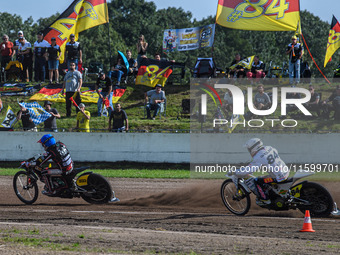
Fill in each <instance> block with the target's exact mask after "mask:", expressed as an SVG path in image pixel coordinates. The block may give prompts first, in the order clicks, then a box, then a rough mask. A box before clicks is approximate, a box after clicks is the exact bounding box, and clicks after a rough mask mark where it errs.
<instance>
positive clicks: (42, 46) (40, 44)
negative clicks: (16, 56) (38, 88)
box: [33, 32, 50, 82]
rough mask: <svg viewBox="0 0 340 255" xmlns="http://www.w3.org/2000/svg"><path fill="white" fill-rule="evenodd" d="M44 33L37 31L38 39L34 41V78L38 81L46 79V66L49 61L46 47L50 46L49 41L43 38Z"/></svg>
mask: <svg viewBox="0 0 340 255" xmlns="http://www.w3.org/2000/svg"><path fill="white" fill-rule="evenodd" d="M43 38H44V34H43V33H42V32H38V33H37V41H36V42H35V43H34V46H33V48H34V50H33V51H34V55H33V58H34V80H35V81H36V82H38V81H41V82H44V81H45V75H46V74H45V73H46V70H45V66H46V61H47V53H46V49H47V48H48V47H49V46H50V45H49V43H48V42H47V41H45V40H43Z"/></svg>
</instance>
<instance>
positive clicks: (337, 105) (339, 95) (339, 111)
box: [322, 85, 340, 121]
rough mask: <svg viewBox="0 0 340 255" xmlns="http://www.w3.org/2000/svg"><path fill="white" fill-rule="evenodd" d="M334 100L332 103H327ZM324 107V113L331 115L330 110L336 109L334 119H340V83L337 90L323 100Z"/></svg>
mask: <svg viewBox="0 0 340 255" xmlns="http://www.w3.org/2000/svg"><path fill="white" fill-rule="evenodd" d="M328 102H332V105H329V104H327V103H328ZM322 109H323V111H324V113H325V114H326V115H327V117H329V114H330V112H331V111H332V110H333V111H334V120H336V121H339V120H340V85H338V86H336V90H335V91H334V92H333V93H332V95H331V96H330V97H329V98H327V99H326V100H324V101H323V102H322Z"/></svg>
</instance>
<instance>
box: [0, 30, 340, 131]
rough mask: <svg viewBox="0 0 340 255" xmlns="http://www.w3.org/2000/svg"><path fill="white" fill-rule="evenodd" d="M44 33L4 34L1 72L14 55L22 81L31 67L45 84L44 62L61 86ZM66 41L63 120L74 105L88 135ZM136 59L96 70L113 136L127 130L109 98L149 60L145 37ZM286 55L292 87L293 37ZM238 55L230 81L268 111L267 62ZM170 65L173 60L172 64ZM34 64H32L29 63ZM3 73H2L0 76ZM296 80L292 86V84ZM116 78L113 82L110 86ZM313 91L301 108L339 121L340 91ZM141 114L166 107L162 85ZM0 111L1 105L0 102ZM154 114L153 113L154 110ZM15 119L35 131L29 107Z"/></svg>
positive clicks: (297, 54)
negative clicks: (248, 89)
mask: <svg viewBox="0 0 340 255" xmlns="http://www.w3.org/2000/svg"><path fill="white" fill-rule="evenodd" d="M43 36H44V35H43V33H42V32H38V33H37V41H36V42H34V44H33V47H32V45H31V43H30V42H28V41H27V40H26V39H25V37H24V33H23V31H19V32H18V38H17V40H16V41H15V42H14V43H12V42H10V41H9V38H8V36H7V35H4V36H3V38H2V39H3V43H2V44H1V45H0V49H1V55H2V58H1V67H2V68H5V66H6V65H7V64H8V62H9V61H11V60H12V59H13V58H14V56H16V59H17V60H18V61H19V62H21V63H22V66H23V72H22V77H21V78H22V80H25V81H27V82H28V81H32V79H33V66H34V80H35V81H36V82H39V81H40V82H44V81H45V77H46V70H45V67H46V66H47V64H48V70H49V72H48V78H49V82H50V84H52V83H53V78H54V80H55V82H56V83H59V71H58V70H59V60H60V58H61V54H62V53H61V50H60V46H59V45H58V44H57V42H56V38H51V44H49V43H48V42H47V41H45V40H44V39H43ZM69 39H70V40H69V42H68V43H67V44H66V48H65V55H64V56H63V57H64V59H65V61H66V63H67V68H68V71H67V73H65V76H64V81H63V88H62V93H64V91H65V92H66V93H65V94H66V117H70V116H71V112H72V110H71V108H72V101H71V100H70V99H71V98H72V99H74V105H75V110H76V113H77V115H76V120H77V122H76V129H77V130H79V131H83V132H90V119H91V114H90V112H89V111H87V110H85V105H84V104H83V103H82V102H81V98H80V90H81V87H82V83H83V79H82V74H81V73H80V72H79V71H78V70H77V69H78V65H81V64H82V61H83V60H82V49H81V46H80V43H79V42H77V41H75V35H74V34H71V35H70V38H69ZM136 49H137V53H138V57H137V59H136V60H135V59H134V58H133V57H132V52H131V51H130V50H129V49H128V50H126V57H127V61H128V63H129V68H128V69H127V67H126V65H125V63H124V61H123V59H122V58H121V57H118V58H117V62H116V64H115V65H113V66H112V67H111V70H110V71H109V72H108V73H107V74H106V73H105V72H100V73H99V74H98V79H97V81H96V84H95V90H96V92H97V93H98V96H99V98H98V102H97V116H99V117H100V116H103V115H106V116H108V117H109V121H108V122H109V130H110V131H111V132H122V131H128V130H129V124H128V118H127V114H126V112H125V111H124V110H123V109H122V107H121V105H120V103H117V104H115V106H114V107H113V103H112V98H113V90H114V89H115V88H118V86H120V84H121V82H122V81H123V79H125V80H124V81H125V82H126V80H127V78H128V76H133V75H136V74H137V72H138V68H139V66H140V65H141V62H142V59H143V58H147V49H148V43H147V42H146V41H145V38H144V35H140V36H139V37H138V42H137V44H136ZM286 54H287V55H289V78H290V84H291V85H292V87H293V86H294V84H298V83H299V82H300V65H301V63H300V62H301V58H302V56H303V47H302V45H301V44H300V43H298V42H297V38H296V37H295V36H293V37H292V42H291V43H290V44H289V45H288V46H287V50H286ZM154 59H155V60H158V61H163V59H162V58H161V54H159V53H156V54H154ZM242 59H243V58H242V56H241V54H239V53H237V54H236V55H235V58H234V60H233V61H232V63H231V65H230V66H233V68H230V69H227V74H228V76H229V77H230V78H235V79H236V78H247V80H248V81H249V83H250V84H253V83H256V84H258V86H257V90H258V92H257V93H256V95H255V96H254V100H253V103H254V107H255V108H256V109H258V110H266V109H269V108H270V107H271V104H272V102H271V97H270V94H268V93H266V92H265V91H264V86H263V84H261V79H262V78H264V77H265V75H266V72H265V64H264V63H263V62H262V61H261V60H260V58H259V56H255V57H254V61H253V63H252V65H251V68H250V69H247V68H245V67H244V66H243V65H241V64H238V63H239V62H240V61H241V60H242ZM172 61H174V60H172ZM33 64H34V65H33ZM1 73H3V72H1ZM294 77H295V82H294ZM114 80H116V81H115V82H114ZM309 90H310V92H311V96H312V97H311V100H310V101H309V102H308V103H306V104H304V106H305V107H306V108H307V109H308V110H309V111H312V112H316V113H317V115H318V116H322V114H323V116H325V117H329V114H330V112H331V111H334V119H335V120H340V87H339V86H338V87H337V89H336V90H335V91H334V92H333V93H332V95H331V96H330V97H329V98H327V99H326V100H323V101H321V94H319V93H316V92H315V91H314V87H313V86H309ZM287 97H288V98H300V97H301V96H300V94H299V93H291V94H289V95H287ZM144 100H145V110H146V117H147V119H153V120H154V119H155V118H156V116H157V115H158V114H159V111H160V109H161V107H162V104H165V103H166V97H165V92H164V91H163V90H162V86H161V85H160V84H158V85H156V87H155V89H153V90H150V91H148V92H146V93H145V97H144ZM0 103H1V101H0ZM44 107H45V110H46V111H47V112H49V113H50V114H51V117H50V118H49V119H47V120H46V121H45V122H44V130H45V131H53V132H58V128H57V122H56V119H58V118H61V116H60V114H59V113H58V111H57V109H55V108H52V103H51V102H49V101H46V102H45V103H44ZM1 108H2V104H1ZM222 109H223V112H224V113H225V114H226V116H227V118H230V117H231V115H232V112H233V97H232V94H231V92H230V91H228V92H227V93H226V94H225V96H224V104H223V107H222ZM296 109H297V108H296V107H295V106H291V105H288V107H287V112H288V113H291V112H294V111H295V110H296ZM152 111H153V112H152ZM17 119H18V120H21V121H22V125H23V129H24V130H25V131H37V127H36V126H35V125H34V123H33V121H32V119H31V118H30V115H29V112H28V110H27V109H25V108H24V107H22V106H21V110H20V111H19V112H18V113H17Z"/></svg>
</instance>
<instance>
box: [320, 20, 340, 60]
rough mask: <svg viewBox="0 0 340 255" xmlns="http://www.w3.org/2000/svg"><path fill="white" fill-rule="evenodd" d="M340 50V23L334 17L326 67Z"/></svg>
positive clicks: (329, 37)
mask: <svg viewBox="0 0 340 255" xmlns="http://www.w3.org/2000/svg"><path fill="white" fill-rule="evenodd" d="M339 48H340V23H339V22H338V20H337V19H336V18H335V17H334V16H333V19H332V24H331V29H330V30H329V36H328V43H327V50H326V56H325V62H324V67H326V65H327V64H328V62H330V61H331V60H332V56H333V54H334V53H335V52H336V51H337V50H338V49H339Z"/></svg>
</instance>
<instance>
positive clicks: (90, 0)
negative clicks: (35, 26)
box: [43, 0, 109, 63]
mask: <svg viewBox="0 0 340 255" xmlns="http://www.w3.org/2000/svg"><path fill="white" fill-rule="evenodd" d="M108 22H109V15H108V10H107V3H106V0H74V1H73V2H72V4H71V5H70V6H69V7H68V8H67V9H66V10H65V11H64V12H63V13H62V14H61V15H60V16H59V17H58V18H57V19H56V20H55V21H54V22H53V23H52V24H51V25H49V26H48V27H47V28H45V30H44V31H43V33H44V35H45V36H44V39H45V40H46V41H48V42H49V43H51V38H52V37H55V38H56V42H57V44H58V45H59V46H60V50H61V54H60V60H59V61H60V63H63V62H64V52H65V46H66V43H67V42H68V41H69V38H70V35H71V34H74V35H75V40H78V33H80V32H82V31H84V30H86V29H89V28H91V27H95V26H98V25H101V24H104V23H108Z"/></svg>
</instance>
